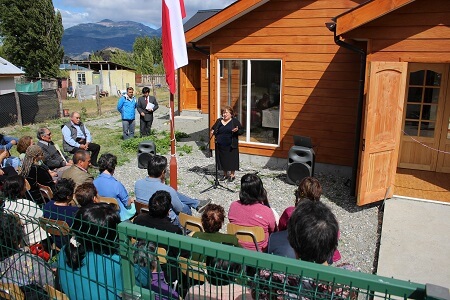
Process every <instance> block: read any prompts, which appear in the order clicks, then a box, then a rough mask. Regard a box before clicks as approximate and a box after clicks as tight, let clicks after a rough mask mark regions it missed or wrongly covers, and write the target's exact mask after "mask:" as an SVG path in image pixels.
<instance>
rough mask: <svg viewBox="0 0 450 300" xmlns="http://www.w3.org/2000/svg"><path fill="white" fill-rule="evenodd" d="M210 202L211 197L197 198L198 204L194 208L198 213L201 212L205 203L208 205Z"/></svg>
mask: <svg viewBox="0 0 450 300" xmlns="http://www.w3.org/2000/svg"><path fill="white" fill-rule="evenodd" d="M210 203H211V199H210V198H208V199H207V200H198V205H197V208H196V210H197V211H198V212H199V213H202V212H203V211H204V210H205V208H206V205H208V204H210Z"/></svg>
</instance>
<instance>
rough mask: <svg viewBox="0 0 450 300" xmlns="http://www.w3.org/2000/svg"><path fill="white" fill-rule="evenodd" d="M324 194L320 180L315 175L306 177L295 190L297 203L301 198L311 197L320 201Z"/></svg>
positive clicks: (310, 198)
mask: <svg viewBox="0 0 450 300" xmlns="http://www.w3.org/2000/svg"><path fill="white" fill-rule="evenodd" d="M321 195H322V186H321V185H320V182H319V180H317V178H314V177H305V178H303V179H302V180H301V181H300V182H299V184H298V189H297V190H296V191H295V198H296V199H295V205H297V203H298V202H299V200H300V199H304V198H306V199H309V200H312V201H319V200H320V196H321Z"/></svg>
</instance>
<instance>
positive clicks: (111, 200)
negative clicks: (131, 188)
mask: <svg viewBox="0 0 450 300" xmlns="http://www.w3.org/2000/svg"><path fill="white" fill-rule="evenodd" d="M97 199H98V201H100V202H103V203H109V204H112V205H114V207H115V208H116V210H117V211H119V210H120V207H119V203H118V202H117V199H116V198H112V197H103V196H97Z"/></svg>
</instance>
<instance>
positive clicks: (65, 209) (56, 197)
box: [44, 178, 78, 248]
mask: <svg viewBox="0 0 450 300" xmlns="http://www.w3.org/2000/svg"><path fill="white" fill-rule="evenodd" d="M74 188H75V182H73V180H72V179H64V178H63V179H61V180H59V181H58V182H57V183H56V187H55V192H54V193H53V200H51V201H49V202H48V203H46V204H45V205H44V218H47V219H52V220H62V221H64V222H66V223H67V225H69V226H72V223H73V218H74V217H75V214H76V213H77V211H78V206H76V205H75V204H73V189H74ZM53 238H54V241H55V244H56V246H57V247H58V248H61V247H62V245H63V240H62V238H61V237H59V236H55V237H53Z"/></svg>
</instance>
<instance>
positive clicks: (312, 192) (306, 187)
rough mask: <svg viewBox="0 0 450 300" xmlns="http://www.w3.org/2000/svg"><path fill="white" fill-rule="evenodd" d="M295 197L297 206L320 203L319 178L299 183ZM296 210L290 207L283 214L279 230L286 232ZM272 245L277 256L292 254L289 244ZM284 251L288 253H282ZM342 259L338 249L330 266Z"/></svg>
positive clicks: (284, 234)
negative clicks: (305, 202)
mask: <svg viewBox="0 0 450 300" xmlns="http://www.w3.org/2000/svg"><path fill="white" fill-rule="evenodd" d="M294 195H295V205H296V206H297V204H298V203H300V202H302V201H308V200H309V201H320V196H321V195H322V186H321V185H320V182H319V180H317V178H314V177H305V178H303V179H302V180H301V181H300V182H299V184H298V189H297V190H296V191H295V193H294ZM294 209H295V206H290V207H288V208H286V209H285V210H284V212H283V214H282V215H281V217H280V222H279V226H278V229H279V230H281V231H284V230H286V229H287V224H288V222H289V218H290V217H291V214H292V212H293V211H294ZM281 235H282V236H287V234H286V233H283V234H281ZM281 235H280V236H275V237H274V239H280V238H281ZM338 238H339V234H338ZM272 245H273V246H274V248H273V249H272V251H273V254H277V255H279V254H278V253H285V254H286V253H290V254H292V250H290V249H288V248H289V245H288V244H284V246H276V243H272ZM283 249H284V250H285V251H288V252H280V251H282V250H283ZM271 253H272V252H271ZM282 256H286V255H282ZM289 257H291V256H289ZM340 259H341V253H340V252H339V250H338V249H336V251H334V253H333V255H332V256H331V257H330V258H329V259H328V264H330V265H331V264H332V263H333V262H337V261H339V260H340Z"/></svg>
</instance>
